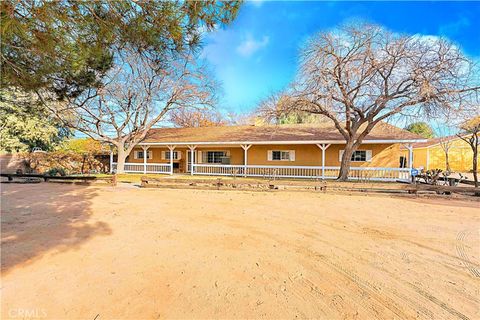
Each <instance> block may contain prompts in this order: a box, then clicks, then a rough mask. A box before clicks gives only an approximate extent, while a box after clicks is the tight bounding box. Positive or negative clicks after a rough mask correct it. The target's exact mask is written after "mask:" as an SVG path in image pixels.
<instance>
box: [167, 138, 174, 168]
mask: <svg viewBox="0 0 480 320" xmlns="http://www.w3.org/2000/svg"><path fill="white" fill-rule="evenodd" d="M167 148H168V150H170V175H172V174H173V150H175V146H174V145H170V146H167Z"/></svg>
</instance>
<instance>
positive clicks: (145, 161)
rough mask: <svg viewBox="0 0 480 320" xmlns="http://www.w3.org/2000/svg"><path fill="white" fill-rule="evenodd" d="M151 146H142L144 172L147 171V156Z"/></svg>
mask: <svg viewBox="0 0 480 320" xmlns="http://www.w3.org/2000/svg"><path fill="white" fill-rule="evenodd" d="M148 148H150V147H149V146H142V149H143V174H146V173H147V156H148Z"/></svg>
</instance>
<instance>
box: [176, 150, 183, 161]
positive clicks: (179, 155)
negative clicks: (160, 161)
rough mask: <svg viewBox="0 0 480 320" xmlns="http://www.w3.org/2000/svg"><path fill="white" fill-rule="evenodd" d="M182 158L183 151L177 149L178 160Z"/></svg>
mask: <svg viewBox="0 0 480 320" xmlns="http://www.w3.org/2000/svg"><path fill="white" fill-rule="evenodd" d="M180 159H182V151H177V160H180Z"/></svg>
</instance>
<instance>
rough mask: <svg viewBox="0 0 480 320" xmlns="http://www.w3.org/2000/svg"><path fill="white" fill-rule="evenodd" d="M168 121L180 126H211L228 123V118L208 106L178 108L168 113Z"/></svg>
mask: <svg viewBox="0 0 480 320" xmlns="http://www.w3.org/2000/svg"><path fill="white" fill-rule="evenodd" d="M169 119H170V122H171V123H172V124H173V125H174V126H176V127H181V128H188V127H213V126H223V125H226V124H228V120H227V119H225V117H223V116H222V114H221V113H220V112H218V111H216V110H213V109H210V108H193V107H190V108H180V109H177V110H173V111H171V112H170V115H169Z"/></svg>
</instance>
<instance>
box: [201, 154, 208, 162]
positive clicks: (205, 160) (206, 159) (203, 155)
mask: <svg viewBox="0 0 480 320" xmlns="http://www.w3.org/2000/svg"><path fill="white" fill-rule="evenodd" d="M202 162H204V163H208V151H205V152H202Z"/></svg>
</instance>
